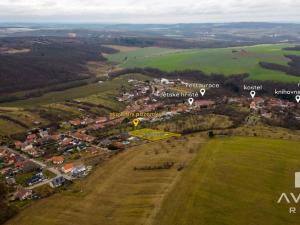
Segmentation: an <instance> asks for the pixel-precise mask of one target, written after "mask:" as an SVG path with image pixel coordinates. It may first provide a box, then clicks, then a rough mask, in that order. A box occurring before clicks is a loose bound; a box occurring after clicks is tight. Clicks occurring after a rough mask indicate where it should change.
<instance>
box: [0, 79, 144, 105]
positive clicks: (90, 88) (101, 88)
mask: <svg viewBox="0 0 300 225" xmlns="http://www.w3.org/2000/svg"><path fill="white" fill-rule="evenodd" d="M132 78H135V79H147V77H146V76H144V75H140V74H128V75H126V76H122V77H118V78H115V79H113V80H109V81H106V82H103V83H92V84H88V85H84V86H80V87H75V88H70V89H66V90H63V91H54V92H49V93H46V94H44V95H43V96H40V97H36V98H29V99H26V100H20V101H14V102H8V103H2V104H0V106H5V107H23V108H28V107H35V106H39V105H48V104H52V103H60V102H63V101H65V100H68V99H78V100H82V101H85V100H86V101H87V102H91V103H93V100H92V101H89V100H90V99H93V98H94V99H97V98H98V99H101V98H102V99H104V100H105V99H106V101H105V103H106V104H108V103H109V104H111V102H112V101H111V100H114V99H112V98H111V96H116V95H117V94H118V93H119V92H120V88H121V87H122V86H125V87H128V86H129V85H128V82H127V80H128V79H132ZM102 95H103V96H102ZM107 97H109V98H108V99H107ZM104 100H103V101H104ZM101 103H102V102H101V101H100V100H99V101H97V102H95V104H101Z"/></svg>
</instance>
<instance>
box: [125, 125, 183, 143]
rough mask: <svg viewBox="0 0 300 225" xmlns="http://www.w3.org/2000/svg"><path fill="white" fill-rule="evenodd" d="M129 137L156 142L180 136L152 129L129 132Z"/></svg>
mask: <svg viewBox="0 0 300 225" xmlns="http://www.w3.org/2000/svg"><path fill="white" fill-rule="evenodd" d="M129 134H130V135H131V136H135V137H139V138H142V139H146V140H149V141H158V140H162V139H167V138H170V137H180V136H181V135H180V134H176V133H172V132H165V131H161V130H153V129H147V128H145V129H140V130H134V131H131V132H129Z"/></svg>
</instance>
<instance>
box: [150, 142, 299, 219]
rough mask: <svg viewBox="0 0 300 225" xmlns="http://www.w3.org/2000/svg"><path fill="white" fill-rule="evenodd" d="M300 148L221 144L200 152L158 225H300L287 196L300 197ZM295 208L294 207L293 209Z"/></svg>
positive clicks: (167, 201)
mask: <svg viewBox="0 0 300 225" xmlns="http://www.w3.org/2000/svg"><path fill="white" fill-rule="evenodd" d="M299 157H300V151H299V142H296V141H283V140H272V139H263V138H249V137H248V138H244V137H239V138H219V139H214V140H211V141H210V142H209V143H208V144H207V145H205V147H204V148H202V149H201V151H200V152H199V154H198V155H197V158H196V159H195V160H194V161H193V163H192V164H191V166H190V167H189V168H188V169H187V170H185V171H184V174H183V176H182V180H181V181H180V182H178V184H177V185H176V188H174V189H173V190H172V191H171V192H170V193H169V194H168V196H167V197H166V198H165V200H164V202H163V204H162V207H161V210H160V211H159V213H158V214H157V216H156V219H155V222H154V223H153V224H156V225H207V224H209V225H220V224H222V225H241V224H243V225H250V224H264V225H286V224H298V223H299V222H298V221H299V219H300V214H295V215H291V214H289V212H288V207H289V205H288V204H282V205H279V204H277V203H276V202H277V200H278V198H279V196H280V194H281V193H282V192H287V193H289V192H295V193H298V192H297V191H296V189H294V172H295V171H299V169H300V162H299V160H297V159H298V158H299ZM290 206H292V205H290Z"/></svg>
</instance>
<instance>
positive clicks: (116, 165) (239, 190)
mask: <svg viewBox="0 0 300 225" xmlns="http://www.w3.org/2000/svg"><path fill="white" fill-rule="evenodd" d="M299 158H300V151H299V142H297V141H284V140H275V139H264V138H256V137H252V138H251V137H236V138H216V139H212V140H210V141H209V142H206V140H205V139H203V138H202V137H201V134H193V135H189V136H182V137H180V138H173V139H169V140H163V141H158V142H151V143H148V144H143V145H140V146H135V147H132V148H131V149H128V150H126V151H124V152H122V153H120V154H118V155H117V156H115V157H113V158H112V159H111V160H110V161H108V162H106V163H105V164H104V165H102V166H101V167H99V168H97V169H95V171H94V172H93V173H92V174H91V175H90V176H89V177H87V178H85V179H83V180H78V181H76V182H75V184H73V185H72V186H71V187H70V188H69V190H68V191H65V192H62V193H58V194H56V195H54V196H51V197H49V198H46V199H42V200H39V201H38V202H37V203H34V204H33V205H31V206H29V207H27V208H25V209H24V210H22V211H21V212H20V213H19V215H17V216H16V217H15V218H13V219H12V220H10V221H9V222H8V223H7V224H10V225H22V224H24V225H37V224H43V225H71V224H72V225H76V224H84V225H85V224H88V225H98V224H105V225H120V224H122V225H140V224H145V225H241V224H242V225H252V224H253V225H257V224H259V225H261V224H262V225H287V224H293V225H294V224H299V222H298V221H299V219H300V214H295V215H291V214H289V213H288V207H289V206H290V205H288V204H282V205H279V204H277V203H276V202H277V200H278V198H279V196H280V194H281V193H282V192H287V193H289V192H294V193H295V194H297V193H299V191H297V190H296V189H294V172H295V171H299V169H300V162H299V160H298V159H299ZM170 161H172V162H174V163H175V165H174V166H173V167H172V168H171V169H167V170H149V171H139V170H134V169H133V168H134V167H144V166H151V165H158V164H160V163H164V162H170ZM180 165H185V166H184V167H185V169H183V170H181V171H179V170H178V169H177V168H178V166H180Z"/></svg>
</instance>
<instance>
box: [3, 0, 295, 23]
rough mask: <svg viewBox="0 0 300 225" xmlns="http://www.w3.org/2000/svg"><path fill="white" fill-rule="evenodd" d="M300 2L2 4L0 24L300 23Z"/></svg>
mask: <svg viewBox="0 0 300 225" xmlns="http://www.w3.org/2000/svg"><path fill="white" fill-rule="evenodd" d="M299 11H300V2H299V0H221V1H220V0H197V1H195V0H172V1H170V0H151V1H150V0H109V1H107V0H1V1H0V21H37V22H43V21H53V22H57V21H62V22H64V21H66V22H131V23H145V22H147V23H149V22H151V23H180V22H230V21H286V22H300V13H299Z"/></svg>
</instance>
